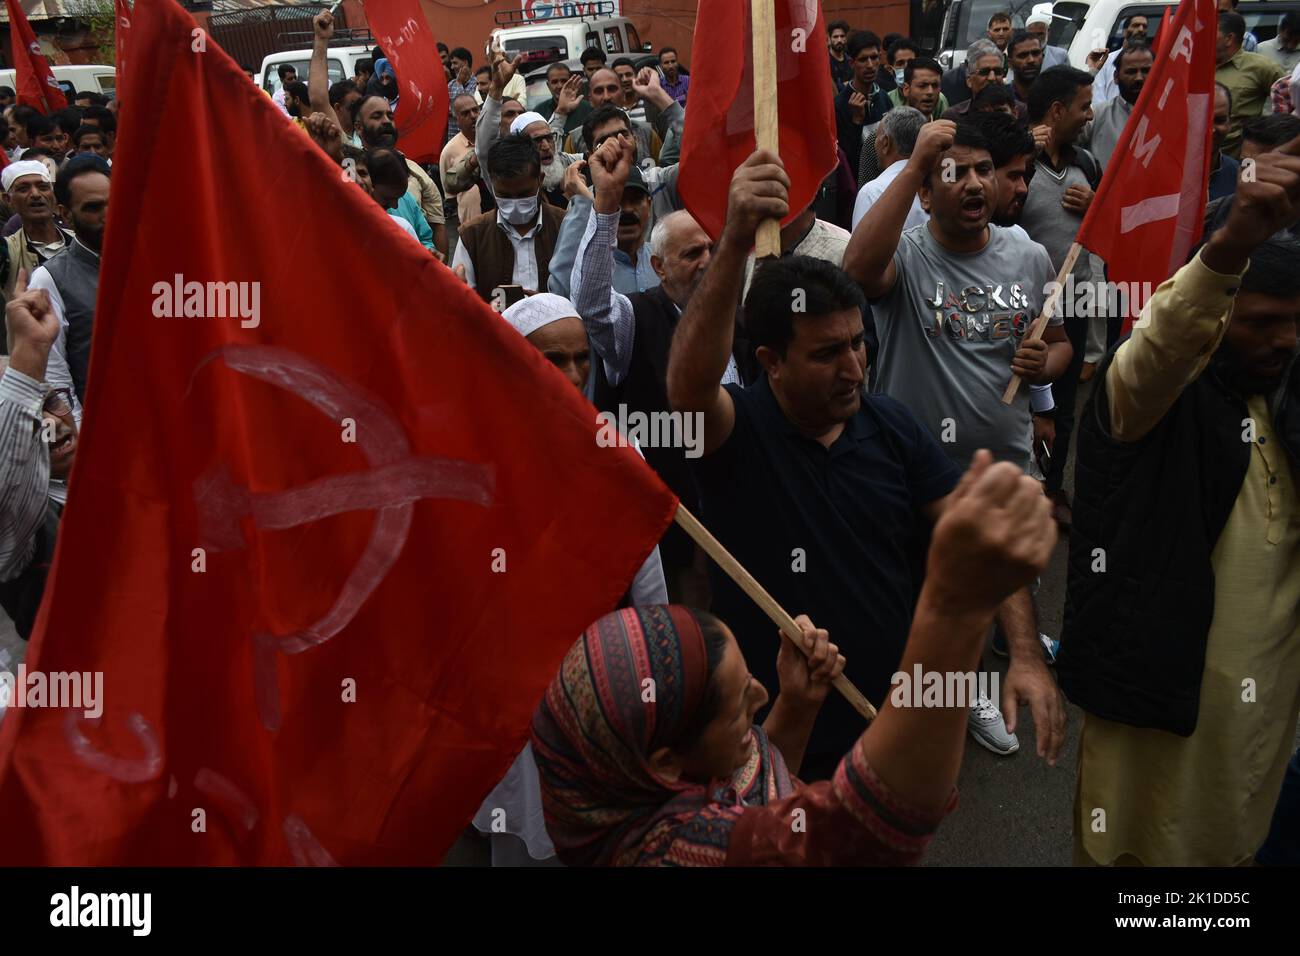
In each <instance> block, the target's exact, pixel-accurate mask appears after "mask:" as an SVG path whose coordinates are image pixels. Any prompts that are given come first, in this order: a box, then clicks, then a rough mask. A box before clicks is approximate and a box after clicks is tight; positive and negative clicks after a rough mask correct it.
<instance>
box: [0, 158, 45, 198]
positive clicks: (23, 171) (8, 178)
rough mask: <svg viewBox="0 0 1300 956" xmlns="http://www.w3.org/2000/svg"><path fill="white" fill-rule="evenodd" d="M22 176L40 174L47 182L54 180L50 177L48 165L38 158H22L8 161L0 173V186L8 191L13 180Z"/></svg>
mask: <svg viewBox="0 0 1300 956" xmlns="http://www.w3.org/2000/svg"><path fill="white" fill-rule="evenodd" d="M22 176H40V177H41V179H43V180H45V181H46V182H47V183H52V182H54V180H53V179H52V178H51V177H50V167H48V166H46V165H45V164H44V163H42V162H41V161H40V160H38V159H24V160H20V161H18V162H16V163H10V164H9V165H8V166H6V167H5V168H4V172H2V173H0V188H3V189H4V191H5V192H9V189H10V187H12V186H13V184H14V180H15V179H18V178H19V177H22Z"/></svg>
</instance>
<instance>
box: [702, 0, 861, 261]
mask: <svg viewBox="0 0 1300 956" xmlns="http://www.w3.org/2000/svg"><path fill="white" fill-rule="evenodd" d="M775 4H776V7H775V13H776V72H777V104H778V107H777V108H778V111H779V115H780V123H781V127H780V152H781V160H782V161H783V162H784V163H785V170H786V173H787V174H788V175H789V176H790V216H789V217H788V218H789V219H793V218H794V217H795V216H797V215H798V214H799V213H800V212H802V211H803V210H804V209H805V208H806V207H807V206H808V204H809V203H811V202H812V201H813V199H814V198H815V197H816V195H817V190H818V189H819V188H820V187H821V184H822V181H823V180H824V179H825V178H826V176H827V174H828V173H830V171H831V170H832V169H834V168H835V162H836V152H835V105H834V93H833V91H832V89H831V74H830V70H829V68H828V67H827V65H826V64H827V56H828V54H827V52H826V30H825V27H824V24H823V20H822V14H821V7H820V5H819V4H816V3H814V2H811V0H809V2H805V0H775ZM695 22H696V23H697V24H699V25H700V26H701V28H700V29H697V30H696V31H695V42H694V44H693V45H692V46H691V64H690V66H691V92H690V97H689V100H690V108H689V109H688V110H687V111H686V129H685V131H684V135H683V139H682V159H681V171H680V177H679V179H678V182H677V190H678V192H679V193H680V194H681V197H682V202H683V203H684V204H685V205H686V208H687V209H689V210H690V212H691V215H693V216H694V217H695V218H696V219H697V220H699V223H700V225H701V226H703V227H704V230H705V231H706V232H707V233H708V234H709V235H710V236H712V237H713V238H715V239H716V238H717V237H718V236H719V235H721V233H722V225H723V222H724V221H725V220H726V216H727V180H728V179H729V178H730V175H731V172H732V171H733V170H734V169H735V168H736V167H737V166H739V165H740V164H741V163H743V162H744V161H745V159H746V158H747V157H748V156H749V154H750V153H752V152H753V151H754V92H753V90H754V83H753V45H752V40H751V34H750V26H749V22H750V5H749V0H700V6H699V11H698V14H697V16H696V18H695ZM704 24H708V29H703V25H704ZM720 176H721V177H722V178H719V177H720ZM787 221H788V220H787Z"/></svg>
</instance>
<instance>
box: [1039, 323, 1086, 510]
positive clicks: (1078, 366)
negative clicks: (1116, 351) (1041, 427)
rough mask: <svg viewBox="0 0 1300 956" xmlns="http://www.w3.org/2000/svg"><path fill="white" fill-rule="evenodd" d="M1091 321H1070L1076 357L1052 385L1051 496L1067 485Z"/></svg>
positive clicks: (1067, 329)
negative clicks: (1067, 461)
mask: <svg viewBox="0 0 1300 956" xmlns="http://www.w3.org/2000/svg"><path fill="white" fill-rule="evenodd" d="M1088 321H1089V320H1088V319H1084V318H1077V319H1071V318H1067V319H1066V320H1065V334H1066V335H1067V336H1068V337H1069V339H1070V345H1072V346H1073V347H1074V356H1073V357H1072V358H1071V359H1070V365H1069V367H1068V368H1066V370H1065V374H1064V375H1062V376H1061V377H1060V378H1058V379H1057V380H1056V381H1055V382H1053V383H1052V400H1053V401H1054V402H1055V403H1056V410H1055V411H1054V412H1053V413H1052V415H1053V417H1054V418H1055V420H1056V441H1054V442H1053V443H1052V467H1051V468H1050V469H1049V470H1048V472H1047V493H1048V494H1052V493H1053V492H1057V491H1060V490H1061V485H1062V483H1063V482H1064V481H1065V459H1066V458H1067V457H1069V454H1070V437H1071V436H1072V435H1073V433H1074V399H1075V396H1076V395H1077V394H1078V393H1079V373H1080V372H1081V371H1082V370H1083V353H1084V350H1085V349H1086V348H1087V347H1088Z"/></svg>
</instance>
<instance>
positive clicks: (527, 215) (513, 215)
mask: <svg viewBox="0 0 1300 956" xmlns="http://www.w3.org/2000/svg"><path fill="white" fill-rule="evenodd" d="M497 210H498V211H499V212H500V213H501V218H502V219H504V220H505V221H506V222H508V223H510V224H511V225H512V226H523V225H526V224H527V223H530V222H532V221H533V220H534V219H536V218H537V197H536V196H529V197H528V198H527V199H505V198H502V197H500V196H498V197H497Z"/></svg>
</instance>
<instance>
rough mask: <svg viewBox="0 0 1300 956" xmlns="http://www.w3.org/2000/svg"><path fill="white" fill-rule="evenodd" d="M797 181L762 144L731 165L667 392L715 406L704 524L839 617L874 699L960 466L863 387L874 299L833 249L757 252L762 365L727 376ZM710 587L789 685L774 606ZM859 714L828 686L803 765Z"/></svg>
mask: <svg viewBox="0 0 1300 956" xmlns="http://www.w3.org/2000/svg"><path fill="white" fill-rule="evenodd" d="M787 183H788V179H786V176H785V172H784V170H782V169H781V168H780V160H779V159H778V158H777V157H776V156H775V155H774V154H771V153H767V152H757V153H755V154H754V155H753V156H751V157H750V158H749V159H748V160H747V161H746V162H745V164H744V165H742V166H741V167H740V168H739V169H738V170H737V171H736V175H735V177H734V179H733V180H732V187H731V199H730V204H729V208H728V213H727V223H726V226H725V228H724V230H723V234H722V237H721V239H720V240H719V242H718V244H717V246H716V248H715V251H714V253H713V261H712V263H711V264H710V267H709V270H708V272H707V273H705V275H704V277H703V279H702V280H701V283H700V285H699V287H698V289H697V290H696V292H695V294H694V295H693V296H692V297H691V300H690V302H689V303H688V304H687V307H686V310H685V312H684V313H683V314H682V318H681V320H680V323H679V324H678V327H677V330H676V334H675V335H674V338H673V345H672V352H671V355H670V358H669V365H668V394H669V400H670V402H671V403H672V405H673V408H674V409H677V410H680V411H684V412H698V413H702V414H703V416H704V422H703V424H704V429H703V431H704V442H703V458H701V459H699V460H698V461H697V462H695V463H694V467H695V470H696V475H697V478H698V480H699V484H700V491H701V508H702V511H703V515H702V517H703V520H704V522H705V524H706V525H707V526H708V527H709V529H710V530H711V531H712V532H713V533H714V534H715V535H716V536H717V537H718V538H719V540H721V542H722V543H723V544H724V545H725V546H726V547H727V548H728V549H729V550H730V551H731V552H732V554H734V555H735V556H736V557H737V559H738V560H739V561H740V562H741V563H742V564H743V565H745V566H746V568H748V570H749V571H750V572H751V573H752V574H754V576H755V577H756V578H757V579H758V580H759V581H760V582H761V583H762V584H763V586H764V587H766V588H767V589H768V590H769V591H770V592H771V593H772V594H773V596H774V597H775V598H776V599H777V601H779V602H780V603H781V604H782V605H784V606H786V607H787V608H792V609H797V611H796V613H807V614H808V615H810V616H811V617H812V618H813V620H815V621H817V624H818V626H819V627H825V628H827V629H828V630H830V632H831V634H832V640H834V641H835V642H836V643H838V644H839V646H840V649H841V650H842V652H843V653H844V656H845V658H846V659H847V660H848V670H847V672H846V673H847V676H848V677H849V678H850V679H851V680H852V681H854V682H855V683H856V684H857V685H858V687H859V688H860V689H861V690H862V692H863V693H864V694H866V695H867V697H868V698H869V699H870V700H871V701H872V702H873V703H875V704H876V705H877V706H879V705H880V704H882V703H883V702H884V700H885V698H886V696H887V694H888V692H889V689H890V678H891V676H892V675H893V673H894V672H895V670H896V669H897V667H898V662H899V660H900V658H901V654H902V651H903V647H904V645H905V644H906V641H907V633H908V627H909V626H910V622H911V617H912V609H913V603H914V600H915V597H916V594H917V591H918V587H919V584H920V580H919V578H920V575H919V573H918V572H919V569H920V568H921V567H922V565H921V562H920V558H921V556H922V555H923V550H924V539H925V537H926V535H927V534H928V529H929V525H930V523H931V521H932V520H933V519H934V518H936V517H937V516H938V515H939V513H940V511H941V509H942V506H943V501H944V498H945V496H946V495H947V494H948V493H949V492H951V491H952V489H953V488H954V487H955V485H956V484H957V481H958V479H959V477H960V472H959V471H958V469H957V467H956V466H955V465H954V464H953V463H952V462H951V460H950V459H949V457H948V455H947V454H945V453H944V451H943V449H942V448H941V447H940V445H939V444H938V442H936V441H935V439H934V438H933V436H931V435H930V433H929V431H928V430H927V429H926V428H925V427H924V426H923V425H921V424H920V422H918V421H917V420H916V418H915V417H914V416H913V415H912V414H911V412H909V411H908V410H907V409H906V408H905V407H904V406H903V405H902V404H901V403H899V402H897V401H895V400H894V399H891V398H888V397H887V396H883V395H870V396H863V394H862V386H863V380H864V375H865V368H866V349H865V346H864V344H863V324H862V316H863V307H864V305H865V302H864V300H863V296H862V292H861V290H860V289H859V288H858V287H857V285H856V284H855V283H854V282H853V281H852V280H850V279H849V278H848V277H847V276H846V275H845V274H844V273H843V272H841V271H840V270H839V269H837V268H835V267H834V266H832V265H830V264H829V263H825V262H821V261H818V260H813V259H808V258H804V257H799V256H794V257H787V258H783V259H780V260H776V261H772V262H766V263H763V264H761V265H760V266H759V268H758V269H757V271H756V274H755V276H754V280H753V284H752V285H751V287H750V291H749V295H748V297H747V299H746V303H745V326H746V329H747V331H748V333H749V335H750V338H751V340H752V341H753V342H754V344H755V345H756V346H757V358H758V360H759V362H760V364H761V365H762V366H763V370H764V372H765V375H764V376H763V377H762V378H761V379H760V380H759V382H758V383H757V384H755V385H754V386H751V387H750V388H741V387H739V386H735V385H727V386H719V385H718V382H719V380H720V379H721V378H722V372H723V370H724V369H725V368H726V365H727V359H728V357H729V355H730V350H731V345H732V333H733V320H732V317H733V316H734V315H735V311H736V306H737V303H738V302H739V297H740V290H741V280H742V277H743V273H744V267H745V260H746V258H747V256H748V254H749V251H750V249H751V248H752V247H753V245H754V235H755V232H756V230H757V226H758V223H759V222H760V221H762V220H763V219H767V218H780V217H783V216H784V215H785V214H786V212H787V211H788V208H787V204H786V199H785V189H786V184H787ZM796 316H797V317H798V318H797V320H796ZM714 586H715V592H714V604H713V610H714V611H715V612H717V614H718V615H719V617H721V618H722V620H724V621H726V622H727V623H728V625H730V627H731V629H732V631H733V632H734V633H735V635H736V639H737V640H738V641H739V643H740V646H741V649H742V650H743V651H744V652H745V659H746V660H747V661H749V662H750V666H751V667H753V668H754V676H755V677H756V678H758V679H759V680H760V681H762V682H764V683H765V684H766V685H767V686H772V687H774V686H777V678H776V673H775V663H774V662H775V655H774V654H772V650H773V647H774V645H775V641H776V639H777V635H776V633H774V632H775V629H774V628H773V626H772V624H771V622H770V621H768V620H767V618H766V617H765V616H764V615H763V614H762V612H761V611H759V610H758V609H757V608H756V607H755V606H754V605H753V603H752V602H751V601H750V600H749V599H748V598H746V597H745V596H744V595H743V594H742V593H741V592H740V591H739V590H738V589H737V588H736V587H735V586H734V585H733V584H732V583H731V582H730V581H729V580H728V579H726V578H725V576H723V575H715V585H714ZM861 731H862V720H861V718H860V717H858V716H857V715H856V714H855V713H854V712H853V711H852V710H851V709H850V708H849V706H848V705H847V703H845V702H844V701H843V699H841V698H839V696H838V695H834V694H833V695H831V698H829V699H828V700H827V701H826V705H825V706H824V707H823V709H822V711H821V714H820V715H819V716H818V718H817V723H816V725H815V727H814V729H813V735H812V739H811V740H810V741H809V744H808V751H807V756H806V757H805V760H804V772H803V773H801V776H803V777H804V778H805V779H816V778H817V777H818V775H819V772H820V774H822V775H824V774H826V773H829V772H830V771H831V770H833V769H834V766H835V761H837V760H838V758H839V756H840V755H842V754H843V752H844V750H845V748H847V747H848V746H850V745H851V744H852V743H853V740H854V739H855V738H856V736H857V735H858V734H859V733H861Z"/></svg>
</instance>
